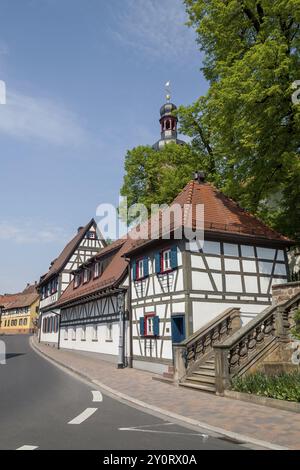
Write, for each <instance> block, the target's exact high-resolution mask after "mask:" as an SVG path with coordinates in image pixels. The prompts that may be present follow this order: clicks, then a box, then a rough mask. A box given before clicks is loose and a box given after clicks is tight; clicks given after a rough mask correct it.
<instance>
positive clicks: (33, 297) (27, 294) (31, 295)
mask: <svg viewBox="0 0 300 470" xmlns="http://www.w3.org/2000/svg"><path fill="white" fill-rule="evenodd" d="M38 298H39V294H38V292H37V290H36V286H35V285H30V286H27V287H26V289H25V290H24V291H23V292H20V293H17V294H5V295H1V296H0V305H1V306H3V307H4V309H5V310H9V309H14V308H21V307H30V305H32V304H33V303H34V302H36V301H37V300H38Z"/></svg>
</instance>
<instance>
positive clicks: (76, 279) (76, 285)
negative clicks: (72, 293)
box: [74, 273, 81, 289]
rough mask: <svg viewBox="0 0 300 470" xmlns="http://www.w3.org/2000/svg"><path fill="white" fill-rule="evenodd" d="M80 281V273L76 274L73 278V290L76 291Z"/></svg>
mask: <svg viewBox="0 0 300 470" xmlns="http://www.w3.org/2000/svg"><path fill="white" fill-rule="evenodd" d="M80 281H81V276H80V273H76V274H75V277H74V287H75V289H76V288H77V287H79V285H80Z"/></svg>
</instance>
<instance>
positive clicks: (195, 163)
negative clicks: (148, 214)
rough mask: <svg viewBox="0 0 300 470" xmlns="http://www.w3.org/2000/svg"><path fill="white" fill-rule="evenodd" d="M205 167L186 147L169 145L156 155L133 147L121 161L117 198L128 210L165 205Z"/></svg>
mask: <svg viewBox="0 0 300 470" xmlns="http://www.w3.org/2000/svg"><path fill="white" fill-rule="evenodd" d="M205 164H206V158H205V155H204V154H203V155H201V154H200V152H198V153H196V152H195V151H194V150H193V149H192V148H191V147H190V146H189V145H183V146H182V145H176V144H175V143H170V144H168V145H165V147H164V148H163V149H162V150H160V151H159V152H158V151H155V150H153V149H152V148H151V147H146V146H140V147H136V148H134V149H133V150H129V151H128V152H127V155H126V158H125V176H124V182H123V186H122V188H121V195H122V196H126V197H127V203H128V206H132V205H133V204H136V203H141V204H144V205H145V206H146V207H147V209H150V207H151V204H164V203H166V204H168V203H170V202H171V201H172V200H173V199H174V198H175V197H176V196H177V194H178V192H179V191H180V190H181V189H182V188H183V187H184V186H185V184H186V183H187V182H188V181H189V180H190V179H191V178H192V174H193V172H195V171H196V170H198V169H199V168H203V165H205ZM121 215H122V210H121Z"/></svg>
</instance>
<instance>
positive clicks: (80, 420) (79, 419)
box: [68, 408, 98, 424]
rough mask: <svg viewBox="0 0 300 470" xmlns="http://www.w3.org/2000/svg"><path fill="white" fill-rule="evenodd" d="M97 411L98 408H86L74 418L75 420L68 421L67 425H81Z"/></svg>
mask: <svg viewBox="0 0 300 470" xmlns="http://www.w3.org/2000/svg"><path fill="white" fill-rule="evenodd" d="M97 410H98V408H87V409H86V410H84V411H83V412H82V413H80V415H78V416H76V418H74V419H72V421H69V422H68V424H81V423H83V421H85V420H86V419H88V418H89V417H90V416H92V415H93V414H94V413H95V411H97Z"/></svg>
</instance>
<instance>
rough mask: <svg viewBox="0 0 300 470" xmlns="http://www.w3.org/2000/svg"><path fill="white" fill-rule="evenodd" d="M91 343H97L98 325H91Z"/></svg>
mask: <svg viewBox="0 0 300 470" xmlns="http://www.w3.org/2000/svg"><path fill="white" fill-rule="evenodd" d="M92 340H93V341H98V325H93V337H92Z"/></svg>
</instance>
